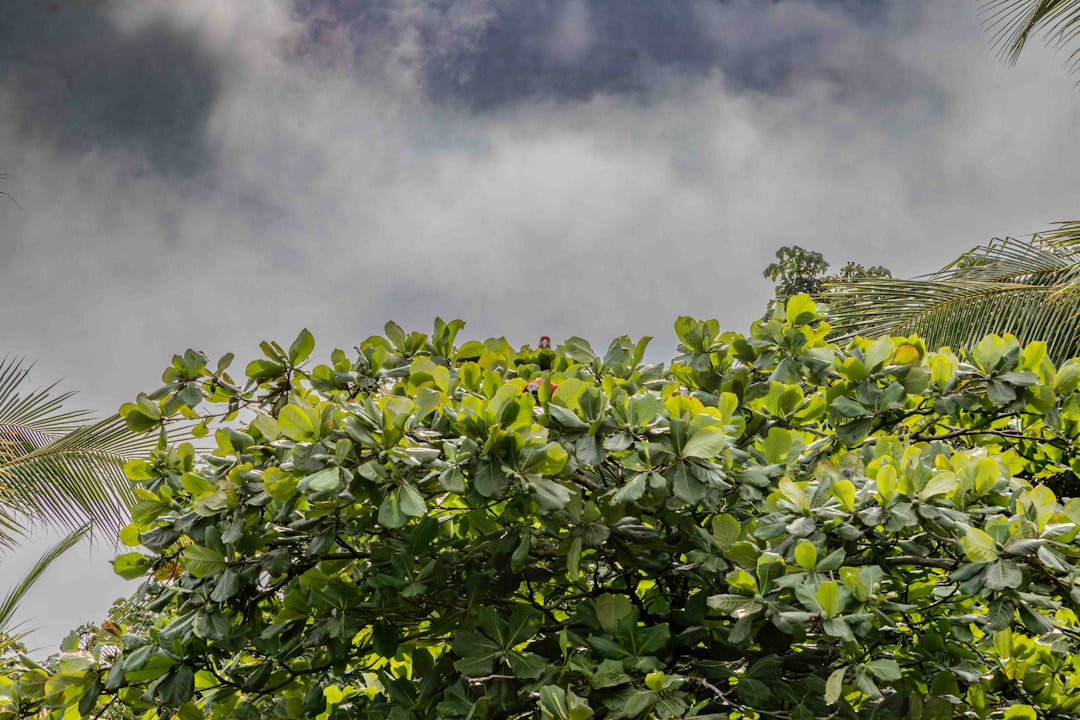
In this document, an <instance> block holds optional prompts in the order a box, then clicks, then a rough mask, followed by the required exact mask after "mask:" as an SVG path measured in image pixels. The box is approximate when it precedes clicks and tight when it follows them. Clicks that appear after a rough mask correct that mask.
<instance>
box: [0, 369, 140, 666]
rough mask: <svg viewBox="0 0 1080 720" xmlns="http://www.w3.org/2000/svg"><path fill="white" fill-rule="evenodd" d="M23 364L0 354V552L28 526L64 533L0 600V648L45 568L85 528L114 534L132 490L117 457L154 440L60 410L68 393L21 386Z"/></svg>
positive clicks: (119, 422)
mask: <svg viewBox="0 0 1080 720" xmlns="http://www.w3.org/2000/svg"><path fill="white" fill-rule="evenodd" d="M29 369H30V368H29V367H25V366H24V365H23V364H22V363H21V362H20V361H17V360H12V359H8V358H4V359H2V360H0V554H2V553H3V552H6V551H9V550H11V549H12V548H14V547H16V546H17V545H18V544H19V542H20V541H21V540H23V539H25V537H26V533H27V532H28V531H29V530H30V529H32V528H34V527H48V528H51V529H54V530H61V531H63V532H65V533H66V535H65V537H64V538H63V539H62V540H61V541H60V542H58V543H57V544H56V545H54V546H53V547H52V548H50V549H49V550H48V551H47V552H46V553H45V554H44V555H42V556H41V558H39V560H38V561H37V563H36V564H35V565H34V567H33V568H32V570H31V571H30V573H29V574H28V575H27V576H26V577H25V578H23V579H22V580H21V581H20V582H19V583H17V584H16V585H15V587H14V588H12V589H11V590H10V591H9V592H8V593H7V595H5V596H4V597H3V598H0V652H2V651H3V650H4V649H5V648H6V647H10V646H11V643H12V642H14V639H15V638H16V636H13V635H11V634H10V622H11V617H12V615H13V613H14V611H15V607H16V605H17V604H18V602H19V600H20V599H21V598H22V597H23V596H24V595H25V594H26V593H27V592H28V591H29V590H30V588H31V587H32V586H33V584H34V583H35V582H36V581H37V580H38V579H39V578H40V577H41V576H42V574H43V573H44V572H45V569H46V568H47V567H48V566H49V565H50V564H51V563H52V562H53V561H54V560H56V558H58V557H59V556H60V555H61V554H63V553H64V552H65V551H67V550H69V549H70V548H72V547H74V546H75V545H76V544H78V542H79V541H80V540H82V539H83V538H84V537H86V536H88V535H89V533H90V532H91V528H99V529H100V530H102V531H103V532H113V531H116V530H118V529H119V528H120V527H121V526H122V525H123V524H124V523H126V522H127V521H128V518H129V515H128V509H129V508H130V506H131V504H132V492H131V486H130V483H129V481H128V480H127V478H126V477H125V475H124V471H123V466H124V463H125V462H126V461H127V460H128V459H130V458H132V457H145V456H147V455H148V454H149V453H150V451H151V450H152V449H153V448H154V447H155V446H156V444H157V438H156V437H154V436H152V435H151V436H145V435H135V434H134V433H132V432H131V431H130V430H129V429H128V428H127V425H126V424H125V423H124V420H123V419H122V418H121V417H120V416H119V415H114V416H112V417H110V418H107V419H105V420H101V421H95V420H94V419H93V417H92V416H91V415H90V413H88V412H86V411H71V410H65V409H64V407H63V404H64V403H65V401H67V400H68V399H70V397H71V396H72V394H73V393H70V392H65V393H59V394H54V392H53V390H54V388H55V384H54V385H51V386H49V387H46V388H39V389H36V390H25V383H26V380H27V374H28V372H29Z"/></svg>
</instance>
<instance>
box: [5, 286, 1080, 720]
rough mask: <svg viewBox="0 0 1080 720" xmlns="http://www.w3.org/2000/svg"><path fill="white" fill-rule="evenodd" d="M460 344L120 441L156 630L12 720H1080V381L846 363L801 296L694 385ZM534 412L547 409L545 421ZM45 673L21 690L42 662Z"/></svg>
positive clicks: (1032, 349)
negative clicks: (140, 450) (143, 455)
mask: <svg viewBox="0 0 1080 720" xmlns="http://www.w3.org/2000/svg"><path fill="white" fill-rule="evenodd" d="M461 326H462V323H460V322H456V321H455V322H451V323H444V322H442V321H437V322H436V324H435V330H434V333H433V334H432V335H430V336H427V335H424V334H421V333H406V332H404V331H402V330H401V329H400V328H398V327H397V326H396V325H394V324H392V323H391V324H388V325H387V328H386V337H371V338H368V339H367V340H364V341H363V342H362V343H360V345H359V347H358V348H357V352H356V353H355V354H347V353H345V352H343V351H340V350H335V351H334V352H333V353H331V354H330V355H329V358H328V361H327V362H326V364H318V365H315V366H314V367H309V365H308V364H307V360H308V358H309V357H310V356H311V353H312V352H313V348H314V341H313V339H312V338H311V336H310V334H308V333H307V332H306V331H305V332H302V333H301V334H300V336H299V337H297V339H296V341H295V342H293V343H292V344H291V346H290V347H288V348H287V349H286V348H283V347H281V346H279V345H277V344H274V343H264V344H263V350H264V353H265V357H264V358H263V359H260V360H256V361H254V362H252V363H251V364H249V365H248V366H247V368H246V370H245V375H246V376H247V381H246V384H245V385H243V386H241V385H240V384H239V383H236V382H234V381H233V380H232V378H230V376H229V373H228V363H229V360H230V358H229V357H226V358H224V359H223V360H222V362H220V363H218V364H216V365H209V364H208V363H207V359H206V358H205V357H203V356H202V355H201V354H199V353H195V352H188V353H186V354H184V355H180V356H177V357H176V358H175V359H174V361H173V365H172V366H171V367H170V368H169V370H168V371H167V372H166V374H165V382H166V384H165V385H164V386H163V387H162V388H161V389H160V390H158V391H156V392H154V393H151V394H149V395H140V396H139V398H138V399H137V401H136V402H133V403H131V404H129V405H127V406H125V408H124V413H125V415H126V417H127V420H128V422H129V423H130V424H131V426H132V427H135V428H139V429H149V430H153V429H155V428H157V427H158V426H160V425H161V424H162V423H165V422H168V421H169V419H170V417H171V416H177V417H179V416H184V415H188V416H190V415H200V416H202V417H203V418H206V419H207V420H208V421H209V422H210V425H209V428H210V429H212V430H213V431H214V435H213V437H214V440H215V441H216V442H215V444H216V447H215V449H214V450H213V452H212V453H210V454H207V455H204V456H200V455H198V454H197V453H196V452H195V451H194V450H193V448H192V447H191V446H190V445H188V444H180V445H167V444H164V443H163V444H162V445H161V446H160V447H159V448H158V449H157V450H156V451H154V452H153V454H152V455H151V456H150V457H149V458H147V459H146V460H137V461H132V462H129V463H128V465H127V467H126V470H127V473H128V476H129V477H130V478H131V479H132V480H133V481H135V482H136V483H137V484H138V486H139V487H138V489H137V491H136V492H137V493H138V496H139V502H138V504H137V505H136V506H135V508H134V511H133V518H134V521H133V523H132V524H131V525H129V526H128V527H127V528H125V530H124V531H123V532H122V539H123V541H124V542H125V543H127V544H128V545H129V546H131V548H132V549H131V550H130V551H129V552H125V553H123V554H121V555H120V556H119V557H118V558H117V559H116V561H115V569H116V572H118V573H119V574H121V575H123V576H124V577H128V578H138V579H140V580H141V581H142V583H143V584H142V586H141V590H140V593H141V602H143V603H145V604H146V606H147V607H148V608H149V609H151V610H152V611H153V613H154V614H153V615H152V616H151V617H150V618H149V619H145V618H144V619H140V620H139V621H138V622H131V621H129V620H128V618H126V617H125V616H124V615H123V614H117V615H114V617H113V618H111V619H110V620H109V621H108V622H106V623H104V624H103V625H102V626H101V627H100V628H95V629H93V630H92V631H91V632H84V633H83V634H82V635H79V634H73V635H72V637H71V638H70V639H69V641H68V642H67V643H65V646H64V651H63V652H61V653H60V654H59V655H58V656H56V657H54V658H53V659H52V660H51V661H49V662H48V663H46V664H45V665H35V664H26V663H24V664H19V663H16V667H14V668H13V669H8V670H6V671H4V672H3V674H2V675H0V718H5V717H6V718H11V717H29V716H35V717H37V716H39V715H38V713H41V714H42V715H43V716H46V717H52V718H70V717H77V716H79V713H82V714H83V715H84V716H100V717H145V718H153V717H160V718H172V717H177V718H182V719H183V720H194V719H195V718H225V717H236V718H344V717H368V718H393V719H395V720H398V719H400V720H407V719H410V718H414V719H416V720H420V719H421V718H455V719H456V718H538V719H545V720H546V719H555V718H559V719H564V720H565V719H568V718H574V719H578V720H584V719H585V718H589V717H595V718H613V719H614V718H646V717H658V718H687V717H698V718H710V719H711V718H717V719H718V718H739V717H742V718H756V717H762V718H785V719H786V718H792V719H802V718H806V719H809V718H820V717H838V718H875V717H877V718H886V717H887V718H894V717H908V718H923V719H925V720H932V719H935V718H951V717H976V718H989V717H991V716H993V717H1002V713H1004V717H1008V718H1036V717H1061V716H1062V715H1067V714H1073V713H1077V712H1080V693H1078V692H1077V687H1078V686H1080V660H1078V656H1077V645H1078V643H1080V633H1078V631H1077V615H1076V612H1077V606H1078V604H1080V549H1078V548H1077V544H1076V542H1075V539H1076V536H1077V533H1078V529H1080V500H1077V499H1067V498H1058V497H1056V496H1055V494H1054V492H1053V491H1051V490H1050V489H1049V488H1048V487H1047V486H1046V485H1044V484H1042V482H1043V481H1044V480H1046V479H1050V478H1053V477H1055V476H1058V475H1061V474H1064V473H1067V472H1069V471H1070V469H1076V468H1074V467H1073V465H1074V464H1076V463H1077V461H1076V460H1075V458H1076V456H1077V455H1076V452H1075V442H1076V438H1077V436H1078V434H1080V392H1078V391H1077V388H1078V383H1080V363H1078V362H1077V361H1074V360H1070V361H1068V362H1065V363H1062V364H1060V366H1058V365H1055V364H1054V363H1053V362H1052V361H1051V360H1050V359H1049V358H1048V357H1047V354H1046V347H1045V344H1043V343H1039V342H1035V343H1031V344H1029V345H1027V346H1026V347H1022V346H1021V345H1020V344H1019V343H1018V342H1017V340H1016V339H1015V338H1014V337H1011V336H1005V337H998V336H994V335H990V336H987V337H986V338H984V339H983V340H982V341H980V342H979V343H978V344H976V345H975V346H974V347H973V348H972V350H971V352H970V353H967V354H963V355H960V356H957V355H955V354H953V353H952V352H950V351H947V350H945V351H940V352H928V351H927V350H926V348H925V347H924V345H923V343H922V342H921V341H920V340H918V339H917V338H902V337H886V338H882V339H879V340H876V341H869V340H862V339H859V340H856V341H854V342H852V343H850V344H848V345H846V346H843V347H841V346H838V345H836V344H833V343H830V342H829V341H827V340H826V336H827V335H828V332H829V328H828V326H827V325H825V324H822V323H821V322H820V321H819V317H818V313H817V310H816V308H815V305H814V303H813V302H812V301H811V300H810V299H809V298H808V297H806V296H796V297H794V298H792V299H791V300H790V301H789V302H788V303H787V305H786V306H778V307H775V308H774V309H773V310H772V311H771V313H770V314H769V315H768V316H767V317H765V318H763V319H762V320H761V321H759V322H757V323H755V324H754V325H753V327H752V328H751V330H750V333H749V334H748V335H745V336H744V335H741V334H738V333H734V332H722V331H721V330H720V328H719V325H718V323H716V322H715V321H697V320H693V319H691V318H680V319H679V321H678V322H677V323H676V332H677V334H678V337H679V339H680V342H681V345H680V352H681V353H682V354H681V355H680V357H678V358H677V359H676V360H675V361H674V362H673V363H672V364H671V365H670V367H667V368H664V367H662V366H658V365H643V364H642V362H641V359H642V355H643V352H644V349H645V344H646V342H647V339H645V340H642V341H640V342H636V343H635V342H632V341H630V340H629V339H627V338H618V339H616V340H615V341H613V342H612V343H611V345H610V346H609V348H608V349H607V351H606V352H604V353H603V355H599V354H597V353H595V352H594V351H593V350H592V348H591V347H590V346H589V344H588V343H587V342H585V341H584V340H582V339H579V338H570V339H568V340H567V341H566V342H564V343H563V344H561V345H559V346H558V347H557V348H555V349H554V350H537V349H533V348H528V347H525V348H522V349H520V350H517V351H515V350H514V349H512V348H511V346H510V345H509V344H508V343H507V342H506V341H505V340H502V339H496V340H487V341H485V342H475V341H472V342H465V343H464V344H462V345H460V346H455V336H456V333H457V332H458V331H459V329H460V328H461ZM533 380H539V382H535V383H531V387H535V389H536V391H535V394H534V393H532V392H529V390H528V388H529V387H530V382H531V381H533ZM28 663H29V661H28Z"/></svg>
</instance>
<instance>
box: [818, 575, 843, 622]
mask: <svg viewBox="0 0 1080 720" xmlns="http://www.w3.org/2000/svg"><path fill="white" fill-rule="evenodd" d="M814 597H815V598H816V599H817V601H818V605H820V606H821V611H822V612H823V613H824V614H825V617H834V616H835V615H836V614H837V613H839V612H840V586H839V585H837V584H836V581H835V580H826V581H825V582H823V583H821V585H819V586H818V589H817V592H816V593H814Z"/></svg>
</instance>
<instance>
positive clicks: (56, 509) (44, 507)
mask: <svg viewBox="0 0 1080 720" xmlns="http://www.w3.org/2000/svg"><path fill="white" fill-rule="evenodd" d="M16 427H18V426H16ZM4 429H5V426H0V432H2V431H3V430H4ZM9 432H10V431H9ZM16 437H17V438H18V439H19V440H21V441H22V443H23V444H22V449H23V452H20V453H17V454H8V455H5V456H0V486H3V488H4V491H5V492H4V494H2V495H0V504H2V505H6V506H8V507H10V508H14V509H15V510H16V511H17V513H18V514H19V515H20V516H25V517H27V518H29V519H30V520H32V521H38V522H45V523H48V524H52V525H56V526H60V527H65V528H68V529H72V528H76V527H79V526H80V525H82V523H84V522H86V520H87V519H92V520H94V521H95V522H97V523H98V524H99V525H100V526H102V527H105V528H111V529H118V528H119V527H121V526H122V525H124V524H125V523H126V522H128V521H129V516H128V508H129V507H130V506H131V504H132V501H133V497H132V493H131V483H130V481H129V480H128V479H127V477H126V476H125V475H124V470H123V467H124V463H125V462H126V461H127V460H129V459H131V458H133V457H145V456H147V455H149V454H150V451H151V450H152V449H153V448H154V447H155V446H156V444H157V437H155V436H153V435H149V436H148V435H135V434H134V433H132V432H131V431H130V430H128V428H127V425H126V424H125V423H124V420H123V418H121V417H120V416H119V415H114V416H112V417H111V418H108V419H106V420H103V421H101V422H99V423H96V424H94V425H87V426H83V427H80V428H78V429H76V430H73V431H71V432H69V433H67V434H65V435H62V436H60V437H58V438H56V439H52V440H50V441H49V442H47V443H45V444H35V442H33V441H32V440H36V438H33V439H32V440H27V439H26V438H23V437H21V436H16ZM2 521H3V517H2V516H0V523H2ZM0 530H2V527H0ZM2 544H4V541H3V537H2V533H0V545H2Z"/></svg>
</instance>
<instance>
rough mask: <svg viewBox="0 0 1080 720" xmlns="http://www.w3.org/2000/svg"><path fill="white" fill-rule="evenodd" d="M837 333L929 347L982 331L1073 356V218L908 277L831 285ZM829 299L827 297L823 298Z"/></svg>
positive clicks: (1077, 306) (1079, 226)
mask: <svg viewBox="0 0 1080 720" xmlns="http://www.w3.org/2000/svg"><path fill="white" fill-rule="evenodd" d="M832 289H833V291H834V293H835V294H834V295H832V297H834V298H835V297H839V298H842V299H843V302H840V303H835V307H834V309H832V310H831V312H830V314H829V322H830V324H831V325H832V326H833V331H834V332H835V333H836V334H837V335H839V336H841V337H844V336H853V335H863V336H865V337H875V336H879V335H885V334H894V335H909V334H913V333H917V334H918V335H920V336H922V337H923V338H924V339H925V340H926V342H927V344H928V345H932V346H935V347H941V346H945V345H950V346H953V347H957V346H971V345H972V344H974V343H975V342H977V341H978V340H979V339H980V338H981V337H983V336H985V335H987V334H989V333H992V332H994V333H998V334H1004V333H1007V332H1008V333H1012V334H1013V335H1016V336H1017V338H1019V339H1020V340H1021V342H1030V341H1032V340H1043V341H1045V342H1046V344H1047V351H1048V353H1049V355H1050V356H1051V357H1052V358H1053V359H1054V360H1055V361H1058V362H1060V361H1062V360H1064V359H1066V358H1069V357H1073V356H1075V355H1080V222H1070V223H1061V224H1059V225H1058V227H1057V229H1056V230H1054V231H1052V232H1047V233H1042V234H1038V235H1035V236H1034V237H1033V238H1032V239H1031V240H1030V241H1022V240H1016V239H1014V238H1005V239H1003V240H994V241H992V242H991V243H989V244H987V245H985V246H982V247H977V248H975V249H973V250H971V251H969V252H967V253H965V254H964V255H962V256H960V258H958V259H957V260H956V261H954V262H952V263H950V264H949V265H948V266H946V267H945V268H943V269H941V270H940V271H938V272H936V273H934V274H932V275H929V276H926V277H923V278H916V279H913V280H901V279H867V280H853V281H851V282H848V283H845V284H843V285H840V286H836V287H834V288H832ZM822 299H823V300H824V301H825V302H826V303H828V302H829V296H828V295H825V296H822Z"/></svg>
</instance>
